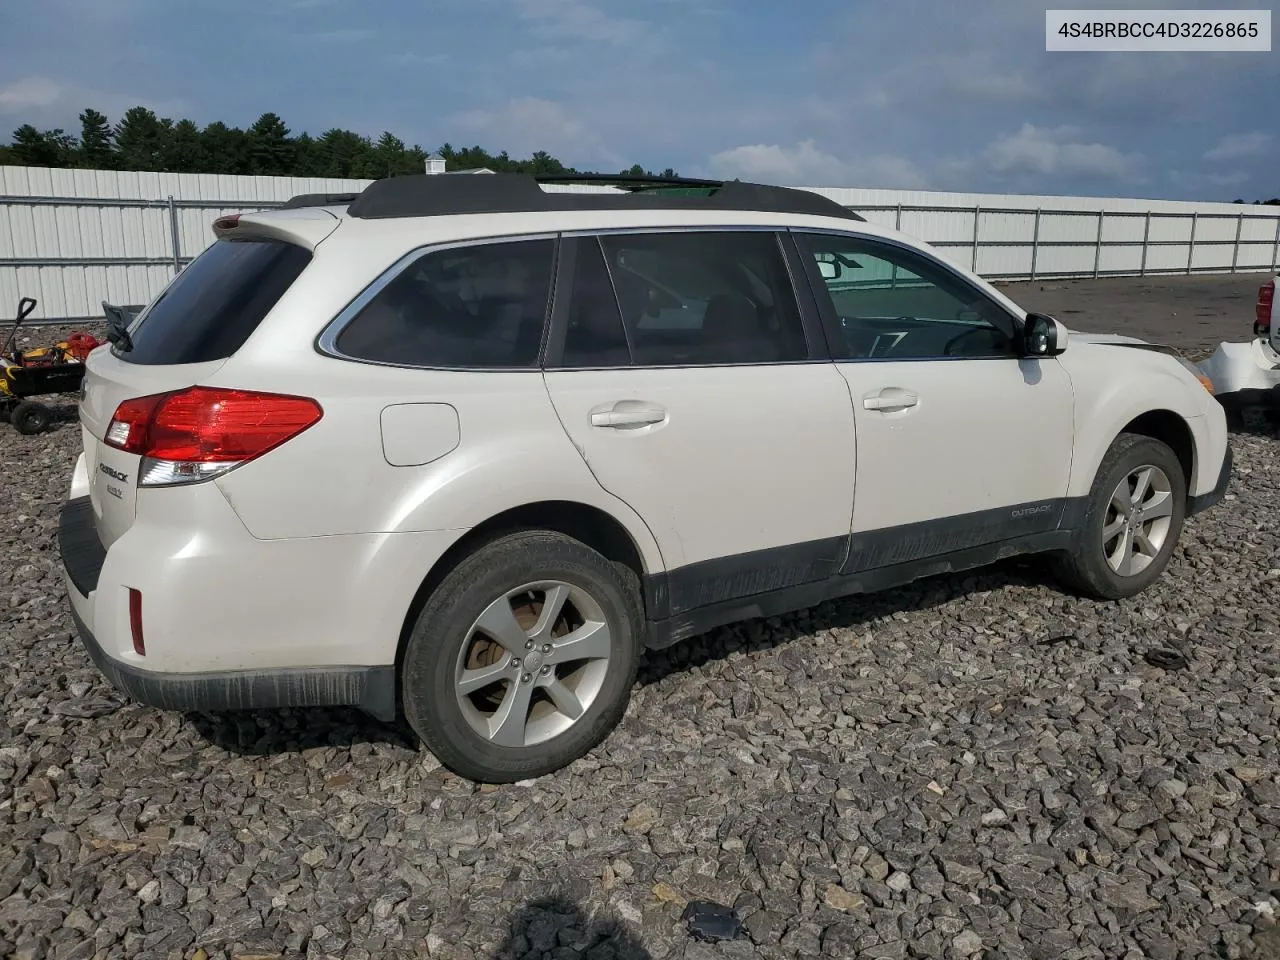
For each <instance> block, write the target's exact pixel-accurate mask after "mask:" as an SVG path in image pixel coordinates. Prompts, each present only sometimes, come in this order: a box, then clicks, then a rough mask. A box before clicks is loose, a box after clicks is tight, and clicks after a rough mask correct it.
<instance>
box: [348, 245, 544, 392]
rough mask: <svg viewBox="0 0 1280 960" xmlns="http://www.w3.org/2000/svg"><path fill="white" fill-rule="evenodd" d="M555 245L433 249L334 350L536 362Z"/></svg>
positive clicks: (506, 363)
mask: <svg viewBox="0 0 1280 960" xmlns="http://www.w3.org/2000/svg"><path fill="white" fill-rule="evenodd" d="M554 253H555V243H554V241H552V240H515V241H508V242H502V243H484V244H476V245H473V246H464V247H455V248H452V249H447V250H435V251H432V252H429V253H425V254H423V255H422V256H421V257H420V258H419V259H418V260H416V261H414V262H413V263H411V264H410V265H409V266H408V267H406V268H405V269H404V270H403V271H401V272H400V273H399V274H398V275H397V276H396V277H395V278H394V279H392V280H391V282H390V283H388V284H387V285H386V286H385V287H383V288H382V290H380V291H379V292H378V293H377V295H376V296H374V298H373V299H372V300H370V301H369V302H368V303H367V304H366V305H365V306H364V307H363V308H362V309H361V310H360V312H359V313H358V314H356V316H355V318H354V319H352V320H351V322H350V323H349V324H347V326H346V327H345V328H344V329H343V330H342V332H341V333H340V334H338V337H337V340H336V342H335V346H336V347H337V350H338V352H339V353H342V354H344V355H346V356H349V357H354V358H356V359H360V360H374V361H378V362H382V363H396V364H404V365H408V366H421V367H454V368H468V367H470V368H501V367H533V366H536V365H537V362H538V352H539V350H540V349H541V346H542V331H543V326H544V324H545V321H546V315H547V301H548V298H549V296H550V292H551V274H552V269H553V259H554Z"/></svg>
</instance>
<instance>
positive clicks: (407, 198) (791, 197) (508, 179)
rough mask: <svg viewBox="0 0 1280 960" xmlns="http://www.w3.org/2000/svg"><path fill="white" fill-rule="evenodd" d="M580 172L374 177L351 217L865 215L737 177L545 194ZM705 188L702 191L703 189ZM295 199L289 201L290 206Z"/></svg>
mask: <svg viewBox="0 0 1280 960" xmlns="http://www.w3.org/2000/svg"><path fill="white" fill-rule="evenodd" d="M584 179H585V178H584V177H583V176H582V175H563V176H561V175H553V176H551V177H541V178H538V177H533V176H530V175H528V174H523V173H497V174H493V175H492V176H487V177H440V176H432V175H429V174H414V175H412V176H404V177H388V178H386V179H384V180H375V181H374V182H373V183H371V184H369V186H367V187H366V188H365V189H364V191H363V192H362V193H361V194H360V195H359V196H357V197H356V198H355V199H354V200H352V201H351V203H350V205H349V206H348V207H347V214H348V215H349V216H352V217H359V218H361V219H368V220H380V219H387V218H393V217H436V216H458V215H465V214H480V213H554V212H561V211H573V210H716V211H726V212H733V211H746V210H749V211H755V212H764V213H791V214H807V215H810V216H818V217H839V218H842V219H845V220H858V221H861V220H862V219H863V218H862V217H860V216H859V215H858V214H856V213H854V212H853V211H852V210H850V209H849V208H848V207H844V206H841V205H840V204H838V203H836V202H835V201H834V200H831V199H828V198H827V197H824V196H822V195H820V194H817V193H814V192H812V191H810V190H799V189H796V188H793V187H775V186H769V185H766V184H759V183H744V182H742V181H739V180H728V181H719V180H702V181H697V180H688V179H683V178H663V177H655V178H652V179H651V180H650V183H651V185H653V186H655V187H656V186H666V187H672V188H678V187H689V188H692V187H698V188H703V190H697V191H695V190H690V191H688V192H682V191H678V190H675V191H672V192H667V191H663V190H660V189H646V190H634V191H628V192H609V193H568V192H561V191H546V190H543V189H542V187H541V185H540V183H574V182H584ZM585 182H588V183H597V184H599V183H613V184H617V185H621V184H623V183H626V182H636V181H635V179H634V178H629V177H627V176H626V175H623V176H621V177H615V176H604V177H601V176H599V175H597V176H596V178H594V179H591V180H585ZM704 191H705V192H704ZM291 202H292V201H291Z"/></svg>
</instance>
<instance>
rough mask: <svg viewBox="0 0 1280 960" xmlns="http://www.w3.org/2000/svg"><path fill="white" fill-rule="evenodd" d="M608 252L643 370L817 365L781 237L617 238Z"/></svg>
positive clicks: (607, 243)
mask: <svg viewBox="0 0 1280 960" xmlns="http://www.w3.org/2000/svg"><path fill="white" fill-rule="evenodd" d="M600 244H601V248H602V249H603V251H604V257H605V262H606V265H607V267H608V270H609V275H610V277H611V278H612V280H613V286H614V289H615V290H616V292H617V297H618V305H619V307H620V308H621V311H622V320H623V323H624V324H625V326H626V332H627V339H628V341H629V342H630V345H631V352H632V356H633V361H634V363H635V364H636V365H638V366H667V365H681V366H684V365H703V364H723V363H781V362H785V361H790V360H804V359H806V358H807V357H808V345H807V343H806V341H805V336H804V327H803V324H802V322H801V319H800V311H799V308H798V307H797V305H796V299H795V295H794V293H793V291H792V287H791V278H790V276H789V274H788V272H787V268H786V262H785V261H784V260H783V257H782V252H781V250H780V249H779V247H778V240H777V238H776V237H775V236H774V235H773V234H772V233H767V232H762V231H742V232H729V231H725V232H720V231H705V232H704V231H688V232H672V233H634V234H610V235H606V236H603V237H601V238H600Z"/></svg>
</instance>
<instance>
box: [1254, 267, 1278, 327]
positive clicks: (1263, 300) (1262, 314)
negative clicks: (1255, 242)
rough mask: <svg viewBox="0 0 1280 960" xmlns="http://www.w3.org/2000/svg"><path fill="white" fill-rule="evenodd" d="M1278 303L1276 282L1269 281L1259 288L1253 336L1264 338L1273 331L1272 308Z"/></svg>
mask: <svg viewBox="0 0 1280 960" xmlns="http://www.w3.org/2000/svg"><path fill="white" fill-rule="evenodd" d="M1275 301H1276V282H1275V281H1274V280H1268V281H1267V282H1266V283H1264V284H1263V285H1262V286H1261V287H1259V288H1258V303H1257V307H1256V310H1257V313H1256V315H1255V319H1254V321H1253V335H1254V336H1255V337H1264V336H1266V335H1267V333H1268V331H1270V329H1271V307H1272V305H1273V304H1274V303H1275Z"/></svg>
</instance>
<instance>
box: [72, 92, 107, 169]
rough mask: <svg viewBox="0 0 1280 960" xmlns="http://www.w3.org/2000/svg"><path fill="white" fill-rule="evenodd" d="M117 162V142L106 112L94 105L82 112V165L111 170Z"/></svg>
mask: <svg viewBox="0 0 1280 960" xmlns="http://www.w3.org/2000/svg"><path fill="white" fill-rule="evenodd" d="M114 164H115V143H114V142H112V134H111V124H110V122H109V121H108V120H107V118H106V115H105V114H101V113H99V112H98V111H97V110H94V109H93V108H92V107H87V108H85V110H84V112H82V113H81V114H80V165H81V166H82V167H88V168H90V169H92V170H110V169H111V167H112V166H114Z"/></svg>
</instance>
